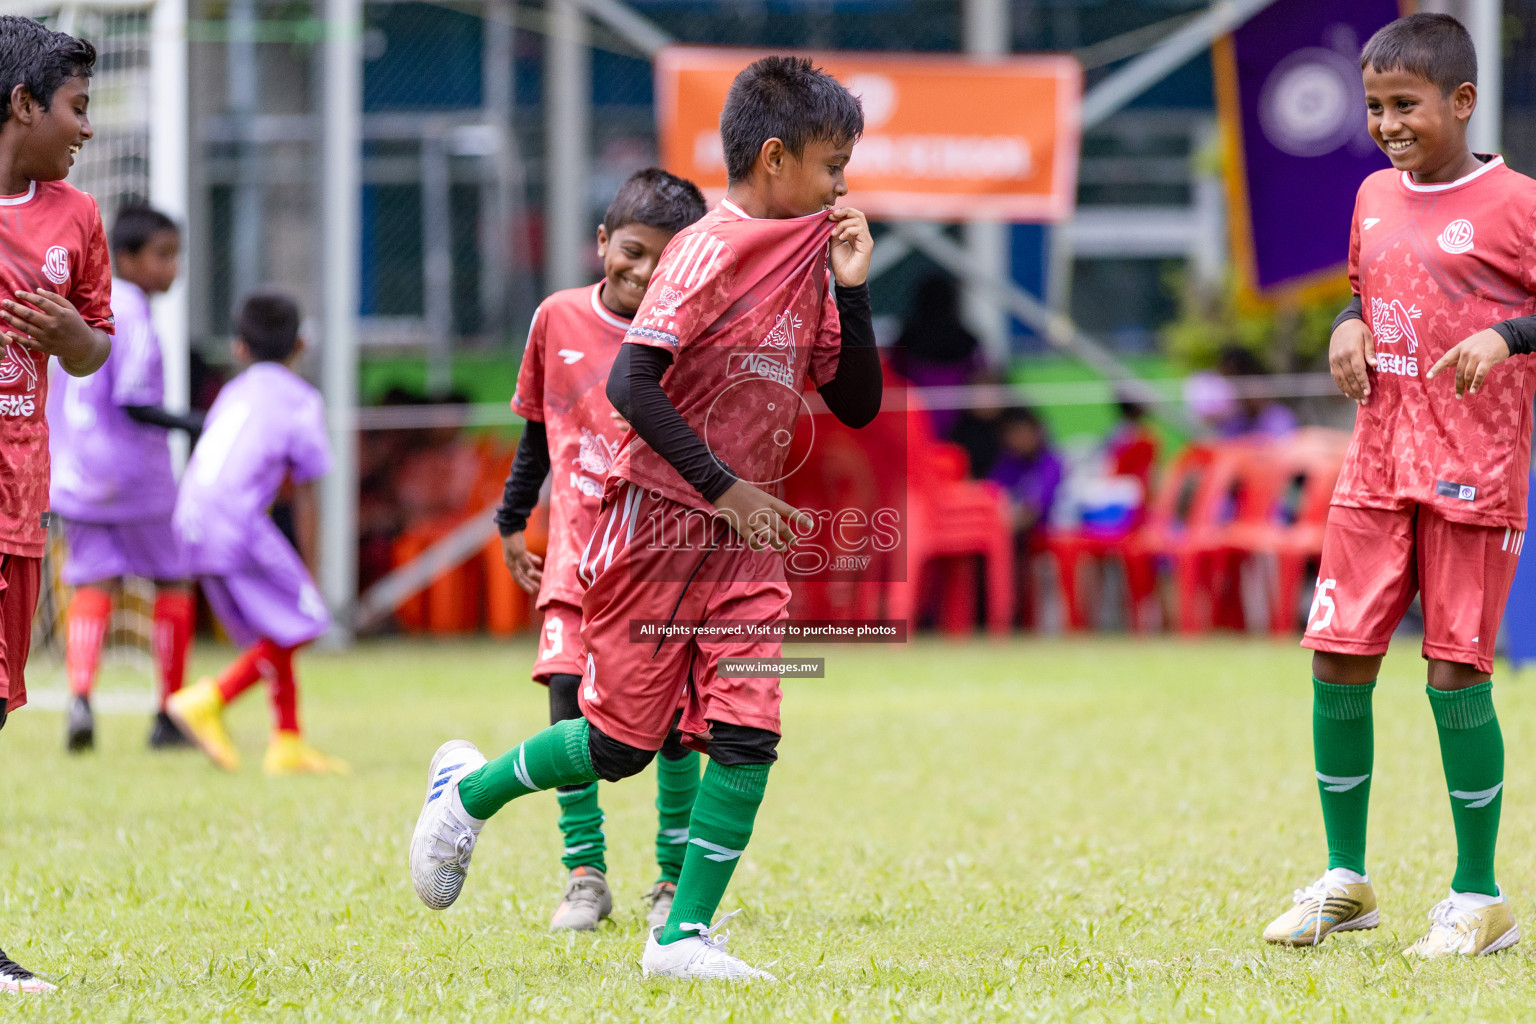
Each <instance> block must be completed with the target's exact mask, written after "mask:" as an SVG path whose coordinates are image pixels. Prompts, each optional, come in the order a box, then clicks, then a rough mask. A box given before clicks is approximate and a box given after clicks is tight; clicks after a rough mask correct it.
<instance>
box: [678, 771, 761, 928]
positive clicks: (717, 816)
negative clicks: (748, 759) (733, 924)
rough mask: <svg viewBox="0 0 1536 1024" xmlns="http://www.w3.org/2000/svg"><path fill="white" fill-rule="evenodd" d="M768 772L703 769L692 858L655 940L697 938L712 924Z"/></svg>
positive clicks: (693, 825)
mask: <svg viewBox="0 0 1536 1024" xmlns="http://www.w3.org/2000/svg"><path fill="white" fill-rule="evenodd" d="M770 767H772V766H771V765H766V764H742V765H722V764H717V763H716V762H714V761H711V762H710V763H709V767H708V768H706V769H704V781H703V782H702V783H701V784H700V785H699V795H698V799H696V800H695V801H694V803H693V817H692V818H691V819H689V822H688V852H687V854H686V855H685V856H684V859H683V870H682V874H681V876H680V877H679V878H678V880H677V895H676V896H675V897H673V902H672V914H671V916H669V917H668V918H667V924H666V927H665V928H663V929H662V930H661V936H660V938H658V940H657V941H658V942H660V943H661V944H662V945H664V946H665V945H668V944H669V943H673V942H676V941H677V940H678V939H685V938H687V937H688V936H690V935H694V934H697V932H698V931H699V929H700V928H703V927H708V926H709V923H710V921H711V920H713V919H714V916H715V911H716V910H717V909H719V907H720V898H721V897H722V896H724V895H725V887H726V885H727V884H729V883H730V880H731V873H732V872H733V871H735V870H736V862H737V861H738V860H740V859H741V855H742V854H743V853H744V852H746V848H747V841H748V840H750V839H751V838H752V822H753V820H754V819H755V818H756V817H757V808H758V805H759V804H761V803H762V802H763V790H764V789H765V788H767V786H768V769H769V768H770Z"/></svg>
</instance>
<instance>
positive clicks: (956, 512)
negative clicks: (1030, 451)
mask: <svg viewBox="0 0 1536 1024" xmlns="http://www.w3.org/2000/svg"><path fill="white" fill-rule="evenodd" d="M887 386H888V387H889V381H888V384H887ZM892 397H893V398H894V399H896V400H897V401H900V400H903V399H904V400H905V402H906V409H907V412H906V435H907V436H906V447H907V483H908V488H907V490H908V497H907V521H908V522H909V523H910V528H909V531H908V534H907V537H906V549H907V572H906V581H905V582H903V583H898V584H895V585H893V586H891V587H890V588H889V590H888V591H887V603H886V614H887V616H888V617H890V618H893V619H905V620H907V621H908V622H909V623H914V622H915V621H916V618H917V614H918V611H919V608H918V601H919V594H920V590H919V587H920V585H921V582H922V577H923V573H924V572H925V571H930V570H940V569H942V570H945V585H944V588H943V597H942V606H941V614H940V623H941V625H942V626H943V628H944V630H945V631H946V632H948V633H952V634H953V633H963V632H966V631H969V630H970V629H971V624H972V623H973V622H974V621H975V593H976V587H975V583H976V580H975V576H974V574H973V573H974V570H973V568H972V566H973V564H974V563H973V560H974V559H975V558H977V557H978V556H979V557H980V559H981V562H982V572H983V575H984V577H985V580H986V593H987V628H988V630H989V631H990V632H992V633H994V634H1006V633H1007V632H1008V630H1009V628H1010V624H1011V623H1012V620H1013V603H1014V593H1013V587H1014V581H1013V530H1012V525H1011V523H1010V522H1009V517H1008V503H1007V500H1006V499H1005V498H1004V496H1003V494H1002V492H1001V491H1000V490H999V489H998V488H997V487H996V485H994V484H991V483H989V482H987V481H981V480H968V479H966V474H967V472H968V469H969V461H970V460H969V457H968V456H967V455H966V453H965V449H963V448H961V447H960V446H959V445H956V444H951V443H949V442H946V441H941V440H939V439H938V438H936V437H935V436H934V434H933V430H932V426H931V423H930V421H929V419H928V412H927V410H926V409H924V408H922V406H921V403H920V400H919V398H918V396H917V393H916V392H915V391H913V390H912V389H910V388H908V389H905V390H904V391H903V392H902V393H900V394H897V395H893V396H892ZM893 454H894V453H893Z"/></svg>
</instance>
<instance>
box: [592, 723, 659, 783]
mask: <svg viewBox="0 0 1536 1024" xmlns="http://www.w3.org/2000/svg"><path fill="white" fill-rule="evenodd" d="M587 754H588V756H589V757H591V759H592V770H593V771H594V772H596V773H597V777H598V778H600V779H602V780H603V781H605V782H618V781H619V780H620V779H627V778H629V777H630V776H631V775H639V774H640V773H641V772H642V771H644V770H645V768H646V766H647V765H649V764H650V763H651V761H653V760H654V759H655V757H656V751H654V750H643V749H641V748H640V747H632V746H630V745H629V744H628V743H623V742H620V741H619V740H616V739H614V738H613V737H612V736H607V735H605V734H603V733H602V732H601V731H600V730H599V729H598V728H597V726H595V725H590V724H589V725H588V729H587Z"/></svg>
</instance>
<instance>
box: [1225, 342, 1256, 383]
mask: <svg viewBox="0 0 1536 1024" xmlns="http://www.w3.org/2000/svg"><path fill="white" fill-rule="evenodd" d="M1216 370H1217V372H1218V373H1220V374H1221V375H1222V376H1225V377H1262V376H1263V375H1264V374H1266V373H1268V372H1269V370H1267V369H1265V367H1264V364H1263V363H1262V362H1261V361H1260V360H1259V357H1258V356H1257V355H1255V354H1254V353H1253V352H1252V351H1251V350H1250V349H1246V348H1243V347H1242V346H1240V345H1227V346H1225V347H1224V348H1222V350H1221V351H1220V352H1218V353H1217V354H1216Z"/></svg>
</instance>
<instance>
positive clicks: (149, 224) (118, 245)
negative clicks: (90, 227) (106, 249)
mask: <svg viewBox="0 0 1536 1024" xmlns="http://www.w3.org/2000/svg"><path fill="white" fill-rule="evenodd" d="M176 230H177V228H176V222H175V221H173V220H171V218H169V217H167V216H166V215H165V214H163V213H161V212H160V211H159V210H157V209H155V208H154V207H152V206H125V207H123V208H122V209H120V210H118V211H117V220H115V221H113V222H112V234H111V235H110V236H109V237H108V241H109V242H111V243H112V251H113V252H125V253H127V254H128V255H130V256H132V255H133V254H135V253H137V252H138V251H139V250H141V249H143V248H144V247H145V246H146V245H148V244H149V240H150V239H151V238H154V237H155V236H156V235H158V234H159V233H160V232H162V231H176Z"/></svg>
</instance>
